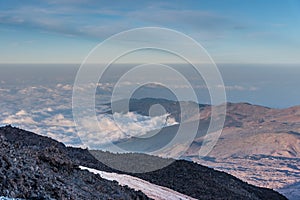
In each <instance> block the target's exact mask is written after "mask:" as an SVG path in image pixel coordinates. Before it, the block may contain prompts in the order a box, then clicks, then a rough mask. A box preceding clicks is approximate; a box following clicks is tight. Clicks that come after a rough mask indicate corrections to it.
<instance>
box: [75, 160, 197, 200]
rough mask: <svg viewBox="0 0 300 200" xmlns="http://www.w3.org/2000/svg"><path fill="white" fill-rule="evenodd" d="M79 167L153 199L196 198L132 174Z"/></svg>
mask: <svg viewBox="0 0 300 200" xmlns="http://www.w3.org/2000/svg"><path fill="white" fill-rule="evenodd" d="M79 168H80V169H82V170H88V171H90V172H92V173H94V174H99V175H100V176H101V177H102V178H104V179H107V180H110V181H117V182H118V183H119V184H120V185H122V186H125V185H127V186H128V187H130V188H132V189H134V190H137V191H138V190H140V191H142V192H143V193H144V194H146V195H147V196H148V197H150V198H153V199H155V200H164V199H170V200H196V199H195V198H192V197H190V196H187V195H185V194H181V193H179V192H176V191H174V190H171V189H169V188H166V187H162V186H158V185H155V184H152V183H149V182H148V181H145V180H143V179H140V178H136V177H133V176H129V175H125V174H117V173H109V172H104V171H99V170H96V169H92V168H88V167H84V166H79Z"/></svg>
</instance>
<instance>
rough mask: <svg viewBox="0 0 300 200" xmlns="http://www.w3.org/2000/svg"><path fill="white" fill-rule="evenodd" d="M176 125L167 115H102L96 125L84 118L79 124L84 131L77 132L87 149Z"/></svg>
mask: <svg viewBox="0 0 300 200" xmlns="http://www.w3.org/2000/svg"><path fill="white" fill-rule="evenodd" d="M174 124H177V122H176V121H175V119H174V118H171V117H169V114H165V115H162V116H155V117H149V116H143V115H139V114H137V113H133V112H128V113H126V114H122V113H114V115H108V114H103V115H99V116H98V123H97V124H95V123H93V122H92V120H91V119H90V118H86V119H84V120H83V121H82V123H81V124H80V125H81V126H83V127H84V128H85V130H91V131H84V132H83V131H82V132H80V131H79V135H80V137H81V139H82V140H83V141H84V143H85V145H87V146H88V147H91V146H94V147H95V146H96V145H104V144H107V143H109V142H116V141H118V140H121V139H125V138H131V137H143V135H145V134H146V133H147V132H149V131H152V130H160V129H161V128H163V127H165V126H171V125H174Z"/></svg>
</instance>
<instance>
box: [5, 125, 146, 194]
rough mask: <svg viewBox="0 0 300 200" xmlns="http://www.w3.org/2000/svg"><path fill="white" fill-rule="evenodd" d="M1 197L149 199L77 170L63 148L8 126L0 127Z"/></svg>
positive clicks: (76, 166) (40, 137)
mask: <svg viewBox="0 0 300 200" xmlns="http://www.w3.org/2000/svg"><path fill="white" fill-rule="evenodd" d="M0 146H1V148H0V196H8V197H15V198H16V197H17V198H24V199H148V197H147V196H146V195H144V194H143V193H142V192H137V191H134V190H132V189H129V188H128V187H121V186H119V185H118V183H117V182H112V181H107V180H105V179H102V178H101V177H100V176H99V175H95V174H93V173H90V172H88V171H83V170H80V169H79V167H78V165H76V164H75V163H74V162H73V161H72V160H71V159H70V158H69V156H68V154H66V151H65V149H66V147H65V146H64V145H63V144H61V143H58V142H56V141H54V140H52V139H50V138H45V137H42V136H39V135H36V134H33V133H30V132H27V131H23V130H20V129H16V128H12V127H10V126H7V127H3V128H1V129H0Z"/></svg>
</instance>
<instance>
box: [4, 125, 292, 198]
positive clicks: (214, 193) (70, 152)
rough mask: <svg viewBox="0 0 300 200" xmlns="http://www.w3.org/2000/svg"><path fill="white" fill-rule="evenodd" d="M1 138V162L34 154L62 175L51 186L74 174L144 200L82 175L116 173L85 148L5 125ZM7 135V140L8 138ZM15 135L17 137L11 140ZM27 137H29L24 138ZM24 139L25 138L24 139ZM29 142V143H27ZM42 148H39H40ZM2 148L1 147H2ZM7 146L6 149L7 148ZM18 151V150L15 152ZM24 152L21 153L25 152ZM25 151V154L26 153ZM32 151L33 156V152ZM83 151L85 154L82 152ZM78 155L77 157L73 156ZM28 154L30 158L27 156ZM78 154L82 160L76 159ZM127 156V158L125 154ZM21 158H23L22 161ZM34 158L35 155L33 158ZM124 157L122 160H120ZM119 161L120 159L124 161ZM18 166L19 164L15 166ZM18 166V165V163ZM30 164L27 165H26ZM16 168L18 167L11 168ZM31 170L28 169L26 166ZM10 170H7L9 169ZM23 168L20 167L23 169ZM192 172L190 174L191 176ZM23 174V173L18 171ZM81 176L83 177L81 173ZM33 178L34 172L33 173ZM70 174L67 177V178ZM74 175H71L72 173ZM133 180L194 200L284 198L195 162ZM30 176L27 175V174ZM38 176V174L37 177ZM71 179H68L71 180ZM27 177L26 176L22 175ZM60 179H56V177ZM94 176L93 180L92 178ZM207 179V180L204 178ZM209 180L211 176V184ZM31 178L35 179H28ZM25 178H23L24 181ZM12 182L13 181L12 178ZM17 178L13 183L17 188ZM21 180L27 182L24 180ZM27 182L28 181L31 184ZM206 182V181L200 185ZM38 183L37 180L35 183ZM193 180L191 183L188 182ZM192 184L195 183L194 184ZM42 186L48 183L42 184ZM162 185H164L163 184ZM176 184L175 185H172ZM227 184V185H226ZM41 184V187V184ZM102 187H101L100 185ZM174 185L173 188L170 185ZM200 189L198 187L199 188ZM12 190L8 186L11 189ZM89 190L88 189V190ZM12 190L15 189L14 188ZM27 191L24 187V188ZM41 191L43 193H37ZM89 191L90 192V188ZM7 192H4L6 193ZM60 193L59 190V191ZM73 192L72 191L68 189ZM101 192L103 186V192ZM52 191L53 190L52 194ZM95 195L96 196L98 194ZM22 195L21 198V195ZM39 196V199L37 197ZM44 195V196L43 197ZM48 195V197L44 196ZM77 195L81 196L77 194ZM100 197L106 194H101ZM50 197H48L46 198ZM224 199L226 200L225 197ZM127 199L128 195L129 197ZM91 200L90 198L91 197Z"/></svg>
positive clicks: (176, 164) (48, 169)
mask: <svg viewBox="0 0 300 200" xmlns="http://www.w3.org/2000/svg"><path fill="white" fill-rule="evenodd" d="M0 135H1V140H0V142H1V143H3V144H5V145H6V149H3V148H1V150H2V151H5V150H7V151H9V152H10V154H9V155H8V156H10V158H6V159H4V158H2V160H1V162H2V163H4V162H6V161H5V160H8V162H12V161H11V160H13V161H14V159H13V156H17V157H18V158H21V159H29V160H31V159H32V158H31V156H33V155H37V158H38V159H37V161H38V166H39V167H40V168H41V169H43V170H45V171H46V172H47V173H45V175H46V177H47V176H49V177H54V178H55V177H56V176H53V174H55V173H56V175H57V173H58V174H60V173H61V175H60V176H61V178H59V180H56V179H53V180H52V179H50V180H52V181H53V183H54V184H60V185H63V183H64V184H67V185H68V182H66V180H64V179H63V178H67V177H69V178H68V180H70V178H71V177H72V176H71V175H72V174H73V173H74V171H75V172H76V174H81V175H78V177H77V178H79V180H85V179H84V178H83V177H86V178H87V180H85V181H83V182H82V183H81V182H80V181H78V180H77V179H76V180H77V182H79V183H80V184H88V183H89V184H92V185H93V183H94V184H95V183H97V182H98V183H99V182H101V183H102V184H103V183H105V186H104V188H105V187H107V185H106V183H107V184H108V186H109V187H112V188H114V189H113V190H112V191H111V192H109V193H108V195H121V196H122V195H124V198H123V199H126V198H125V197H126V195H134V198H139V199H147V198H146V196H144V195H143V194H142V193H139V192H133V191H132V190H130V189H126V188H124V189H121V188H122V187H120V186H117V185H116V184H115V183H113V182H106V181H104V180H102V179H101V178H100V177H97V176H96V175H94V176H92V175H90V174H89V173H88V172H82V171H80V170H78V169H77V167H76V166H78V165H79V164H82V163H83V164H84V165H85V166H86V165H88V166H87V167H92V168H95V169H101V170H103V171H115V170H113V169H110V168H109V167H107V166H105V165H103V164H102V163H101V162H99V161H98V160H96V159H93V156H91V154H90V153H89V151H88V150H87V149H79V148H72V147H65V146H64V145H63V144H62V143H59V142H57V141H55V140H52V139H51V138H46V137H43V136H39V135H36V134H34V133H31V132H28V131H24V130H21V129H17V128H13V127H11V126H5V127H1V128H0ZM7 136H8V137H7ZM14 136H16V137H14ZM27 137H28V138H27ZM26 138H27V139H26ZM29 141H30V142H29ZM46 143H48V146H49V147H44V146H43V145H44V144H46ZM39 145H42V146H39ZM2 146H3V145H2ZM8 147H9V148H8ZM22 148H24V149H25V150H27V152H31V153H30V154H28V153H27V154H22V153H21V152H19V151H18V149H22ZM16 149H17V150H16ZM24 149H22V150H23V152H24ZM25 152H26V151H25ZM34 152H35V153H34ZM82 152H85V153H82ZM76 153H77V156H76ZM29 155H30V156H29ZM78 155H81V156H82V157H80V156H78ZM125 156H126V155H125ZM23 157H24V158H23ZM33 157H34V158H36V157H35V156H33ZM123 158H124V157H123ZM123 158H122V160H124V159H123ZM17 164H18V163H17ZM19 164H20V163H19ZM27 164H28V165H29V163H28V162H27ZM6 166H7V165H4V164H3V165H2V167H1V173H3V172H4V174H6V175H5V176H8V175H10V174H7V171H5V170H6ZM14 166H18V165H14ZM29 167H30V166H29ZM8 168H10V167H8ZM22 169H23V168H22ZM191 172H192V173H191ZM21 173H22V171H21ZM82 173H83V174H82ZM33 174H34V175H36V174H35V173H33ZM68 174H69V175H68ZM73 175H74V174H73ZM134 175H135V176H136V177H139V178H142V179H144V180H147V181H150V182H152V183H155V184H157V185H162V186H167V187H169V188H171V189H174V190H175V191H179V192H182V193H188V194H187V195H189V196H192V197H195V198H205V199H236V198H242V197H243V199H270V198H272V199H286V198H285V197H284V196H282V195H280V194H279V193H277V192H275V191H272V190H270V189H265V188H259V187H256V186H252V185H248V184H246V183H244V182H242V181H240V180H239V179H237V178H235V177H233V176H231V175H228V174H226V173H224V172H217V171H214V170H213V169H210V168H207V167H203V166H200V165H198V164H196V163H191V162H188V161H183V160H182V161H175V162H174V163H172V164H171V165H169V166H168V167H166V168H164V169H161V170H158V171H155V172H150V173H140V174H134ZM11 176H14V173H13V172H12V175H11ZM27 176H30V175H27ZM40 176H41V175H40ZM70 176H71V177H70ZM25 177H26V176H25ZM58 177H59V176H58ZM91 177H94V178H91ZM205 177H206V178H205ZM211 177H214V179H215V180H214V181H212V180H213V179H212V178H211ZM31 178H32V179H34V177H31ZM203 178H204V179H203ZM23 179H24V178H23ZM13 180H14V179H13ZM17 180H19V179H18V178H17V179H16V181H15V182H14V183H12V185H13V184H17V185H18V181H17ZM24 180H27V179H26V178H25V179H24ZM30 180H31V179H29V180H28V181H30ZM204 180H206V181H207V182H203V181H204ZM37 181H38V180H37ZM191 181H192V182H191ZM193 181H194V182H193ZM45 183H47V182H46V181H45ZM163 184H164V185H163ZM173 184H175V185H173ZM227 184H229V186H227ZM41 185H43V184H41ZM100 185H101V184H100ZM172 185H173V186H172ZM200 186H201V187H200ZM1 187H2V189H1V190H0V192H1V194H0V195H2V194H3V195H10V196H12V197H28V198H33V197H34V195H35V197H34V198H41V199H43V198H44V199H47V198H48V199H49V198H50V197H51V195H52V193H50V191H48V193H42V192H45V191H46V190H45V188H44V189H43V188H39V187H38V188H36V190H34V191H36V194H31V193H30V194H21V193H20V192H19V193H17V191H13V193H12V191H9V192H8V193H7V189H3V187H5V186H3V185H1ZM13 188H14V187H11V189H13ZM118 188H119V189H121V191H123V192H117V193H114V191H116V190H117V189H118ZM90 189H91V188H90ZM14 190H15V189H14ZM24 190H26V188H25V189H24ZM39 190H41V191H42V192H40V193H39V192H38V191H39ZM91 190H92V189H91ZM5 191H6V193H5ZM59 191H60V190H59ZM70 191H72V190H70ZM100 191H103V187H102V190H100ZM100 191H95V193H90V195H91V194H94V195H96V194H99V193H100V194H99V195H101V192H100ZM104 191H106V190H104ZM52 192H53V191H52ZM77 192H79V189H78V191H77ZM97 192H98V193H97ZM76 194H77V193H76V190H75V192H74V191H73V192H72V194H70V192H69V193H68V190H63V189H62V190H61V193H59V194H55V195H57V196H56V197H57V198H58V199H60V198H61V196H60V195H65V197H64V198H65V199H72V197H70V196H68V195H76ZM22 195H24V196H22ZM39 195H40V196H39ZM43 195H45V196H43ZM46 195H48V196H46ZM78 195H80V194H79V193H78ZM102 195H105V193H103V194H102ZM49 196H50V197H49ZM225 196H226V198H224V197H225ZM128 197H129V196H128ZM73 199H78V198H76V197H73ZM90 199H93V197H91V198H90Z"/></svg>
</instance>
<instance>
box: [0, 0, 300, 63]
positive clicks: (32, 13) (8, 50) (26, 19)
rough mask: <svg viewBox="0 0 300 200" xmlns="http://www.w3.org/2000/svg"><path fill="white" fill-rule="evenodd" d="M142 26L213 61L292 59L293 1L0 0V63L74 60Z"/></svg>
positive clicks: (298, 18)
mask: <svg viewBox="0 0 300 200" xmlns="http://www.w3.org/2000/svg"><path fill="white" fill-rule="evenodd" d="M144 26H158V27H165V28H171V29H175V30H177V31H180V32H183V33H185V34H187V35H189V36H191V37H192V38H194V39H195V40H196V41H198V42H199V43H200V44H202V45H203V46H204V47H205V48H206V50H207V51H208V52H209V53H210V55H211V56H212V58H213V59H214V60H215V62H217V63H300V56H299V55H300V1H297V0H251V1H250V0H239V1H237V0H226V1H222V0H220V1H217V0H210V1H208V0H207V1H201V0H199V1H191V0H186V1H179V0H172V1H156V0H151V1H145V0H140V1H128V0H119V1H98V0H73V1H72V0H44V1H35V0H27V1H21V0H20V1H17V0H10V1H7V0H0V44H1V48H0V63H81V62H82V60H83V59H84V57H85V56H86V55H87V54H88V53H89V51H90V50H91V49H92V48H93V47H94V46H95V45H97V44H98V43H99V42H101V41H103V40H104V39H106V38H107V37H109V36H111V35H113V34H116V33H118V32H120V31H124V30H128V29H131V28H137V27H144Z"/></svg>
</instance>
